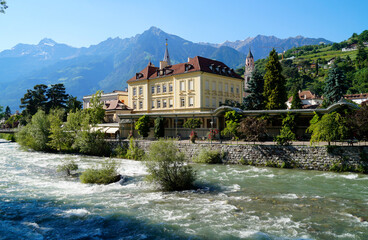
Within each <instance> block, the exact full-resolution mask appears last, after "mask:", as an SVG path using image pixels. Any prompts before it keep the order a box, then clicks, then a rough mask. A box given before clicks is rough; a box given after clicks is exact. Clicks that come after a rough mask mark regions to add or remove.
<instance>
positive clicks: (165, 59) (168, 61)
mask: <svg viewBox="0 0 368 240" xmlns="http://www.w3.org/2000/svg"><path fill="white" fill-rule="evenodd" d="M167 45H168V44H167V38H166V49H165V55H164V61H165V62H166V63H167V65H168V66H170V65H171V61H170V55H169V49H168V48H167Z"/></svg>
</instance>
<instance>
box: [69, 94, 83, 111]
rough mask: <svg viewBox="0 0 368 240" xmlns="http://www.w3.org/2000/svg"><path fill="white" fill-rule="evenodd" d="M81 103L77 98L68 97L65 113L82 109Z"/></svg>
mask: <svg viewBox="0 0 368 240" xmlns="http://www.w3.org/2000/svg"><path fill="white" fill-rule="evenodd" d="M82 106H83V103H82V102H81V101H79V100H77V97H73V96H72V95H68V100H67V101H66V111H67V112H70V111H72V112H75V111H77V110H80V109H82Z"/></svg>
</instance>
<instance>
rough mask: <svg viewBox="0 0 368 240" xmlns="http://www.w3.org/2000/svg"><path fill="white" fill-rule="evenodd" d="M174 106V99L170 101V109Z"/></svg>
mask: <svg viewBox="0 0 368 240" xmlns="http://www.w3.org/2000/svg"><path fill="white" fill-rule="evenodd" d="M173 106H174V101H173V100H172V99H169V108H172V107H173Z"/></svg>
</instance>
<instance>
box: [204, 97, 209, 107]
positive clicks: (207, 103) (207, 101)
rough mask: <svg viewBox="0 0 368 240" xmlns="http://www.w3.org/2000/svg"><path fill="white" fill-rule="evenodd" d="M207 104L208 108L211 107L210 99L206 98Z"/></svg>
mask: <svg viewBox="0 0 368 240" xmlns="http://www.w3.org/2000/svg"><path fill="white" fill-rule="evenodd" d="M205 103H206V107H209V106H210V99H209V98H208V97H206V101H205Z"/></svg>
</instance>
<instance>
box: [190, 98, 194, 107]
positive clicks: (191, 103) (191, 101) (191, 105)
mask: <svg viewBox="0 0 368 240" xmlns="http://www.w3.org/2000/svg"><path fill="white" fill-rule="evenodd" d="M193 106H194V98H193V97H190V98H189V107H193Z"/></svg>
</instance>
